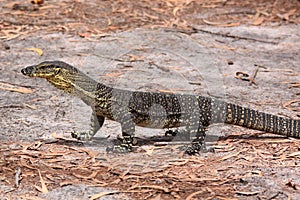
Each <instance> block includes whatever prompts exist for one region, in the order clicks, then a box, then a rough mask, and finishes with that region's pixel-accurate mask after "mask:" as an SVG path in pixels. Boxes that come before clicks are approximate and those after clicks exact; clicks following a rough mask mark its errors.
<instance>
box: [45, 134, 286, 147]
mask: <svg viewBox="0 0 300 200" xmlns="http://www.w3.org/2000/svg"><path fill="white" fill-rule="evenodd" d="M285 138H287V137H283V136H258V135H228V136H216V135H207V136H206V139H205V141H206V142H210V143H213V142H217V141H225V140H257V141H258V140H260V141H263V140H268V139H275V140H276V139H285ZM136 141H137V144H136V146H143V145H168V144H172V143H174V142H177V143H179V144H180V142H182V143H183V144H184V143H188V142H190V140H187V139H186V138H183V139H182V138H179V137H176V136H152V137H136ZM46 143H48V144H49V143H56V144H59V145H67V146H88V147H95V146H98V147H99V146H102V147H106V146H107V145H108V144H119V143H120V139H118V138H113V139H110V138H109V137H93V138H92V139H91V140H90V141H80V140H74V139H72V140H65V139H55V140H51V141H46Z"/></svg>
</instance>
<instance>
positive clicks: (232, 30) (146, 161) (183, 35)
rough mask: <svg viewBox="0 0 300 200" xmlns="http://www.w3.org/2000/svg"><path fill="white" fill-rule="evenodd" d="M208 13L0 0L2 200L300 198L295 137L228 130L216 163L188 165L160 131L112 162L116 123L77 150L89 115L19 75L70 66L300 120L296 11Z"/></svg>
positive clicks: (215, 8) (235, 7)
mask: <svg viewBox="0 0 300 200" xmlns="http://www.w3.org/2000/svg"><path fill="white" fill-rule="evenodd" d="M205 2H206V1H203V2H202V1H172V0H169V1H163V2H161V1H157V2H156V1H139V2H138V3H133V2H131V1H97V0H92V1H88V2H84V1H51V2H48V1H47V2H46V3H43V4H41V5H34V4H32V3H30V2H23V1H9V2H8V1H0V6H1V8H3V9H1V11H0V15H1V19H0V38H1V41H0V42H1V43H0V59H1V62H0V124H1V126H0V127H1V128H0V133H1V140H2V143H1V145H0V153H1V160H0V181H1V186H0V196H1V199H4V198H7V199H18V198H19V199H61V198H64V199H88V198H91V196H92V195H95V194H98V196H94V197H95V198H100V196H103V197H102V198H101V199H133V198H135V199H197V198H200V197H202V198H204V199H209V198H210V199H299V198H300V192H299V187H300V182H299V180H300V179H299V177H300V168H299V165H300V161H299V159H300V149H299V146H300V141H299V140H295V139H287V138H282V137H278V136H274V135H268V134H261V133H259V132H257V131H253V130H248V129H243V128H240V127H234V126H227V125H223V124H220V125H214V126H212V127H211V128H210V129H209V133H208V134H209V135H210V137H209V139H208V140H209V141H208V142H209V144H213V145H215V146H216V153H207V154H202V155H200V156H195V157H194V156H190V157H189V156H185V155H182V152H181V151H179V150H178V149H177V147H178V145H177V143H175V142H174V141H177V140H176V138H175V139H173V140H172V139H170V138H167V137H162V136H163V135H164V130H152V129H143V128H138V129H137V132H136V134H137V136H138V137H139V138H140V144H142V145H141V146H139V147H138V149H137V152H134V153H129V154H125V155H117V154H107V153H106V152H105V148H106V147H107V145H110V144H111V142H112V140H114V139H115V138H116V137H117V135H120V126H119V124H117V123H114V122H111V121H106V122H105V124H104V127H103V128H102V129H101V130H100V131H99V133H98V134H97V135H96V137H95V138H94V139H93V140H92V141H90V142H84V143H81V142H77V141H74V140H72V139H71V138H70V133H71V131H72V130H86V129H87V128H88V124H89V115H90V113H89V112H90V110H89V108H87V107H86V106H85V105H84V104H83V103H82V102H80V101H79V100H78V99H75V98H72V97H70V96H68V95H66V94H63V93H61V92H60V91H58V90H57V89H55V88H53V87H52V86H50V85H49V84H48V83H47V82H46V81H45V80H39V79H30V78H27V77H24V76H23V75H22V74H21V73H20V69H22V68H23V67H25V66H28V65H31V64H36V63H39V62H42V61H44V60H63V61H66V62H68V63H70V64H73V65H74V66H76V67H78V68H80V69H81V70H82V71H84V72H85V73H87V74H89V75H90V76H91V77H93V78H94V79H96V80H98V81H101V82H103V83H105V84H109V85H113V86H114V87H119V88H125V89H130V90H141V91H161V92H176V93H193V94H201V95H205V96H208V95H211V96H215V97H217V98H220V99H223V100H225V101H230V102H234V103H237V104H241V105H244V106H248V107H251V108H255V109H258V110H261V111H265V112H269V113H273V114H278V115H283V116H287V117H291V118H295V119H299V113H300V108H299V107H300V106H299V101H300V100H299V99H300V97H299V96H300V89H299V88H300V55H299V48H300V25H299V22H300V17H299V13H300V3H299V1H280V0H279V1H268V2H265V1H254V0H253V1H226V0H225V1H224V0H222V1H210V2H209V3H205ZM39 49H41V50H42V51H43V55H41V56H39V55H38V53H39V52H38V51H40V50H39ZM240 74H244V75H249V76H250V77H240ZM236 76H238V77H236ZM251 80H253V82H251ZM62 137H63V138H62ZM165 140H171V142H173V143H169V145H165V143H163V142H162V141H165ZM102 192H103V193H102Z"/></svg>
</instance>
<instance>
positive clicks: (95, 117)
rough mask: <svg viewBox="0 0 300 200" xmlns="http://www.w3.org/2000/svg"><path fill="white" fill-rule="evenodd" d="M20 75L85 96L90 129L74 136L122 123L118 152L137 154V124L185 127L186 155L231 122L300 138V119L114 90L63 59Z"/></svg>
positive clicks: (165, 95)
mask: <svg viewBox="0 0 300 200" xmlns="http://www.w3.org/2000/svg"><path fill="white" fill-rule="evenodd" d="M21 72H22V73H23V74H24V75H27V76H30V77H38V78H45V79H46V80H47V81H48V82H49V83H51V84H52V85H54V86H55V87H56V88H58V89H60V90H63V91H65V92H67V93H70V94H71V95H74V96H76V97H79V98H81V99H82V100H83V101H84V102H85V103H86V104H87V105H89V106H91V107H92V110H93V113H92V117H91V128H90V130H89V131H88V132H84V133H72V136H73V137H74V138H77V139H80V140H89V139H90V138H91V137H93V136H94V135H95V134H96V132H97V131H98V130H99V129H100V128H101V127H102V125H103V123H104V119H105V118H107V119H110V120H114V121H117V122H119V123H120V124H121V128H122V136H123V139H122V144H121V145H119V146H114V147H113V149H112V150H113V151H117V152H128V151H131V150H132V145H133V143H134V132H135V126H142V127H149V128H174V127H180V126H186V129H187V131H186V132H187V133H188V134H190V138H192V143H191V144H190V145H189V146H188V147H187V148H186V153H187V154H196V153H198V152H199V151H200V150H202V149H204V148H205V146H204V138H205V129H206V127H208V126H209V125H210V124H212V123H228V124H234V125H239V126H243V127H247V128H251V129H256V130H261V131H266V132H270V133H274V134H278V135H284V136H288V137H294V138H299V137H300V120H292V119H288V118H283V117H279V116H276V115H271V114H267V113H263V112H259V111H257V110H253V109H249V108H245V107H242V106H239V105H235V104H231V103H226V102H224V101H220V100H217V99H215V98H211V97H203V96H197V95H187V94H169V93H153V92H138V91H133V92H132V91H129V90H122V89H117V88H112V87H108V86H106V85H104V84H102V83H98V82H96V81H95V80H93V79H91V78H90V77H88V76H86V75H85V74H84V73H82V72H81V71H79V70H78V69H76V68H75V67H73V66H71V65H69V64H67V63H64V62H61V61H45V62H42V63H40V64H38V65H34V66H29V67H26V68H24V69H22V70H21Z"/></svg>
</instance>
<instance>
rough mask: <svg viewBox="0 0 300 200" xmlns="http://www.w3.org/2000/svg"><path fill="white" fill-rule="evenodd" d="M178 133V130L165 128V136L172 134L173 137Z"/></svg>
mask: <svg viewBox="0 0 300 200" xmlns="http://www.w3.org/2000/svg"><path fill="white" fill-rule="evenodd" d="M178 133H179V131H178V130H175V131H173V130H167V131H166V132H165V136H173V137H175V136H176V135H177V134H178Z"/></svg>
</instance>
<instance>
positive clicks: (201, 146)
mask: <svg viewBox="0 0 300 200" xmlns="http://www.w3.org/2000/svg"><path fill="white" fill-rule="evenodd" d="M200 152H203V153H208V152H214V148H208V149H207V148H206V145H205V142H203V141H201V140H194V141H193V142H192V144H190V145H188V146H186V148H185V153H186V154H188V155H196V154H200Z"/></svg>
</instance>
